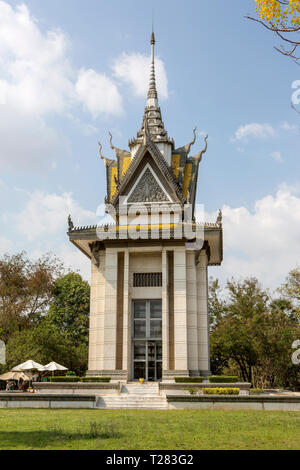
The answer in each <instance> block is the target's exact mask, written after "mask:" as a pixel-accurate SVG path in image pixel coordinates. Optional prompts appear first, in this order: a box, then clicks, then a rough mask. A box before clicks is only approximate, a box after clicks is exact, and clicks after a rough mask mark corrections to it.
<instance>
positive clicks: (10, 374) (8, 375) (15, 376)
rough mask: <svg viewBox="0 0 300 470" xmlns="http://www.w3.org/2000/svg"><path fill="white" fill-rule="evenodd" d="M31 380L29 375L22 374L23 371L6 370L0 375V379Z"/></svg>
mask: <svg viewBox="0 0 300 470" xmlns="http://www.w3.org/2000/svg"><path fill="white" fill-rule="evenodd" d="M20 379H23V380H31V377H29V376H28V375H26V374H24V372H13V371H11V372H6V373H5V374H2V375H0V380H20Z"/></svg>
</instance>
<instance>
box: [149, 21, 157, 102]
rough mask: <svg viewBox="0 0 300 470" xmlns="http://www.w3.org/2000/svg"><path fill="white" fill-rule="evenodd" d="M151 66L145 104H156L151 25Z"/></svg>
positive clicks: (153, 43) (153, 44)
mask: <svg viewBox="0 0 300 470" xmlns="http://www.w3.org/2000/svg"><path fill="white" fill-rule="evenodd" d="M150 44H151V66H150V80H149V90H148V97H147V106H157V91H156V83H155V63H154V46H155V35H154V31H153V25H152V33H151V40H150Z"/></svg>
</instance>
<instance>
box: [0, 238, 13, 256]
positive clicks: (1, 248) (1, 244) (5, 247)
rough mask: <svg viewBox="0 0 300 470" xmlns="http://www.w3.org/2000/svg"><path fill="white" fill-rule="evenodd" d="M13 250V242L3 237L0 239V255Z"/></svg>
mask: <svg viewBox="0 0 300 470" xmlns="http://www.w3.org/2000/svg"><path fill="white" fill-rule="evenodd" d="M12 248H13V242H12V241H11V240H9V239H8V238H5V237H0V255H3V254H4V253H7V252H9V251H11V250H12Z"/></svg>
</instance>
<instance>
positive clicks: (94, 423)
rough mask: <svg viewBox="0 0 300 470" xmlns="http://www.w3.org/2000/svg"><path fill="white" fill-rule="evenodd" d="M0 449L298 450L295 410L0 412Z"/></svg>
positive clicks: (299, 421) (299, 418)
mask: <svg viewBox="0 0 300 470" xmlns="http://www.w3.org/2000/svg"><path fill="white" fill-rule="evenodd" d="M0 449H1V450H3V449H26V450H27V449H113V450H128V449H129V450H135V449H146V450H164V449H166V450H172V449H174V450H175V449H178V450H191V449H298V450H299V449H300V412H284V411H279V412H278V411H222V410H203V411H202V410H174V411H173V410H172V411H148V410H147V411H143V410H126V411H122V410H32V409H27V410H26V409H25V410H24V409H0Z"/></svg>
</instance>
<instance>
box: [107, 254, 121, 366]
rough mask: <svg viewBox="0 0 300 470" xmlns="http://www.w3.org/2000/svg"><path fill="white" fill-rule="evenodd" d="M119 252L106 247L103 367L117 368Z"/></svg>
mask: <svg viewBox="0 0 300 470" xmlns="http://www.w3.org/2000/svg"><path fill="white" fill-rule="evenodd" d="M117 279H118V252H117V250H114V249H109V248H108V249H106V257H105V311H104V331H105V334H104V345H103V346H104V347H103V369H104V370H115V369H116V340H117V336H116V329H117Z"/></svg>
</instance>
